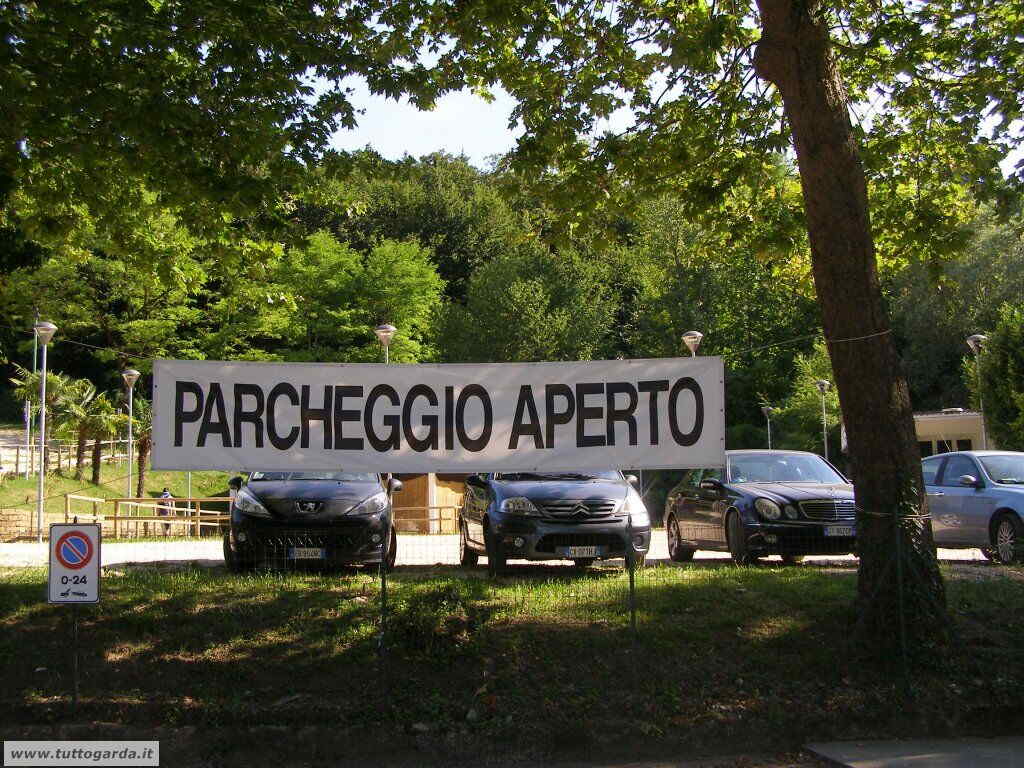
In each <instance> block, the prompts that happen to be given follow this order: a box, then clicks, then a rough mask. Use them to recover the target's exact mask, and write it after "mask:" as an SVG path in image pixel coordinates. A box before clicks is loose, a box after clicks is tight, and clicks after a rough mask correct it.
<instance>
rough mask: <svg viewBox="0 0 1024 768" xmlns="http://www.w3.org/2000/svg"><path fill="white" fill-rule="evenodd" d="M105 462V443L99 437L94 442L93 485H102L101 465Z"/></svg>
mask: <svg viewBox="0 0 1024 768" xmlns="http://www.w3.org/2000/svg"><path fill="white" fill-rule="evenodd" d="M102 462H103V441H102V440H100V439H99V438H98V437H97V438H96V439H95V440H93V441H92V484H93V485H99V484H100V465H101V464H102Z"/></svg>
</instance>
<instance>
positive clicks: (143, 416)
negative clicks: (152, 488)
mask: <svg viewBox="0 0 1024 768" xmlns="http://www.w3.org/2000/svg"><path fill="white" fill-rule="evenodd" d="M132 432H133V434H134V435H135V450H136V452H137V458H138V462H139V463H138V468H139V471H138V475H139V483H138V485H137V486H136V490H135V496H136V498H139V499H141V498H142V495H143V494H144V493H145V492H146V465H147V464H148V463H149V451H150V449H151V448H152V447H153V406H152V405H150V402H149V401H148V400H146V399H145V398H142V397H136V398H135V400H134V402H133V404H132Z"/></svg>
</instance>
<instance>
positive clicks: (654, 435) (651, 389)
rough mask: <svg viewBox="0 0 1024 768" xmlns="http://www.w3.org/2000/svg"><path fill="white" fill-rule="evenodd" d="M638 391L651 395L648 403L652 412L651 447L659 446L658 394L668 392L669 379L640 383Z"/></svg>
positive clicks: (638, 383)
mask: <svg viewBox="0 0 1024 768" xmlns="http://www.w3.org/2000/svg"><path fill="white" fill-rule="evenodd" d="M637 389H639V390H640V391H641V392H647V393H649V394H650V398H649V399H648V401H647V403H648V405H649V406H650V411H651V445H657V444H658V393H659V392H668V379H658V380H657V381H638V382H637Z"/></svg>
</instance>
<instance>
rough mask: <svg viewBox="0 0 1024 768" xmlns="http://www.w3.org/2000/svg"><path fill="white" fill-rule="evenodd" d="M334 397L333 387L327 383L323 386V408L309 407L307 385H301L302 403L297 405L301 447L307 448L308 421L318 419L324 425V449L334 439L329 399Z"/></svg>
mask: <svg viewBox="0 0 1024 768" xmlns="http://www.w3.org/2000/svg"><path fill="white" fill-rule="evenodd" d="M333 399H334V387H332V386H331V385H329V384H328V385H327V386H326V387H324V407H323V408H310V407H309V385H308V384H303V385H302V403H301V405H300V406H299V418H300V419H301V420H302V440H301V445H302V447H303V448H309V422H311V421H319V422H320V423H321V424H323V425H324V449H326V450H330V449H331V445H332V444H333V443H334V440H333V438H332V435H331V431H332V430H331V427H332V425H333V416H332V414H331V410H332V408H331V401H332V400H333Z"/></svg>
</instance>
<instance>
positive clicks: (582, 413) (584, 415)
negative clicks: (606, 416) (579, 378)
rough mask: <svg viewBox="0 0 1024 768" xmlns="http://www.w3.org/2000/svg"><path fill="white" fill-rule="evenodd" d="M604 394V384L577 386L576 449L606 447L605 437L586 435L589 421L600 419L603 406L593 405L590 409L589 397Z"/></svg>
mask: <svg viewBox="0 0 1024 768" xmlns="http://www.w3.org/2000/svg"><path fill="white" fill-rule="evenodd" d="M602 392H604V384H602V383H600V382H596V381H594V382H590V383H587V384H577V385H576V447H577V448H595V447H597V446H599V445H604V435H588V434H586V428H587V419H600V418H601V410H602V409H601V406H599V405H592V406H590V407H589V408H588V407H587V406H586V404H585V398H586V397H587V395H600V394H601V393H602Z"/></svg>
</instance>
